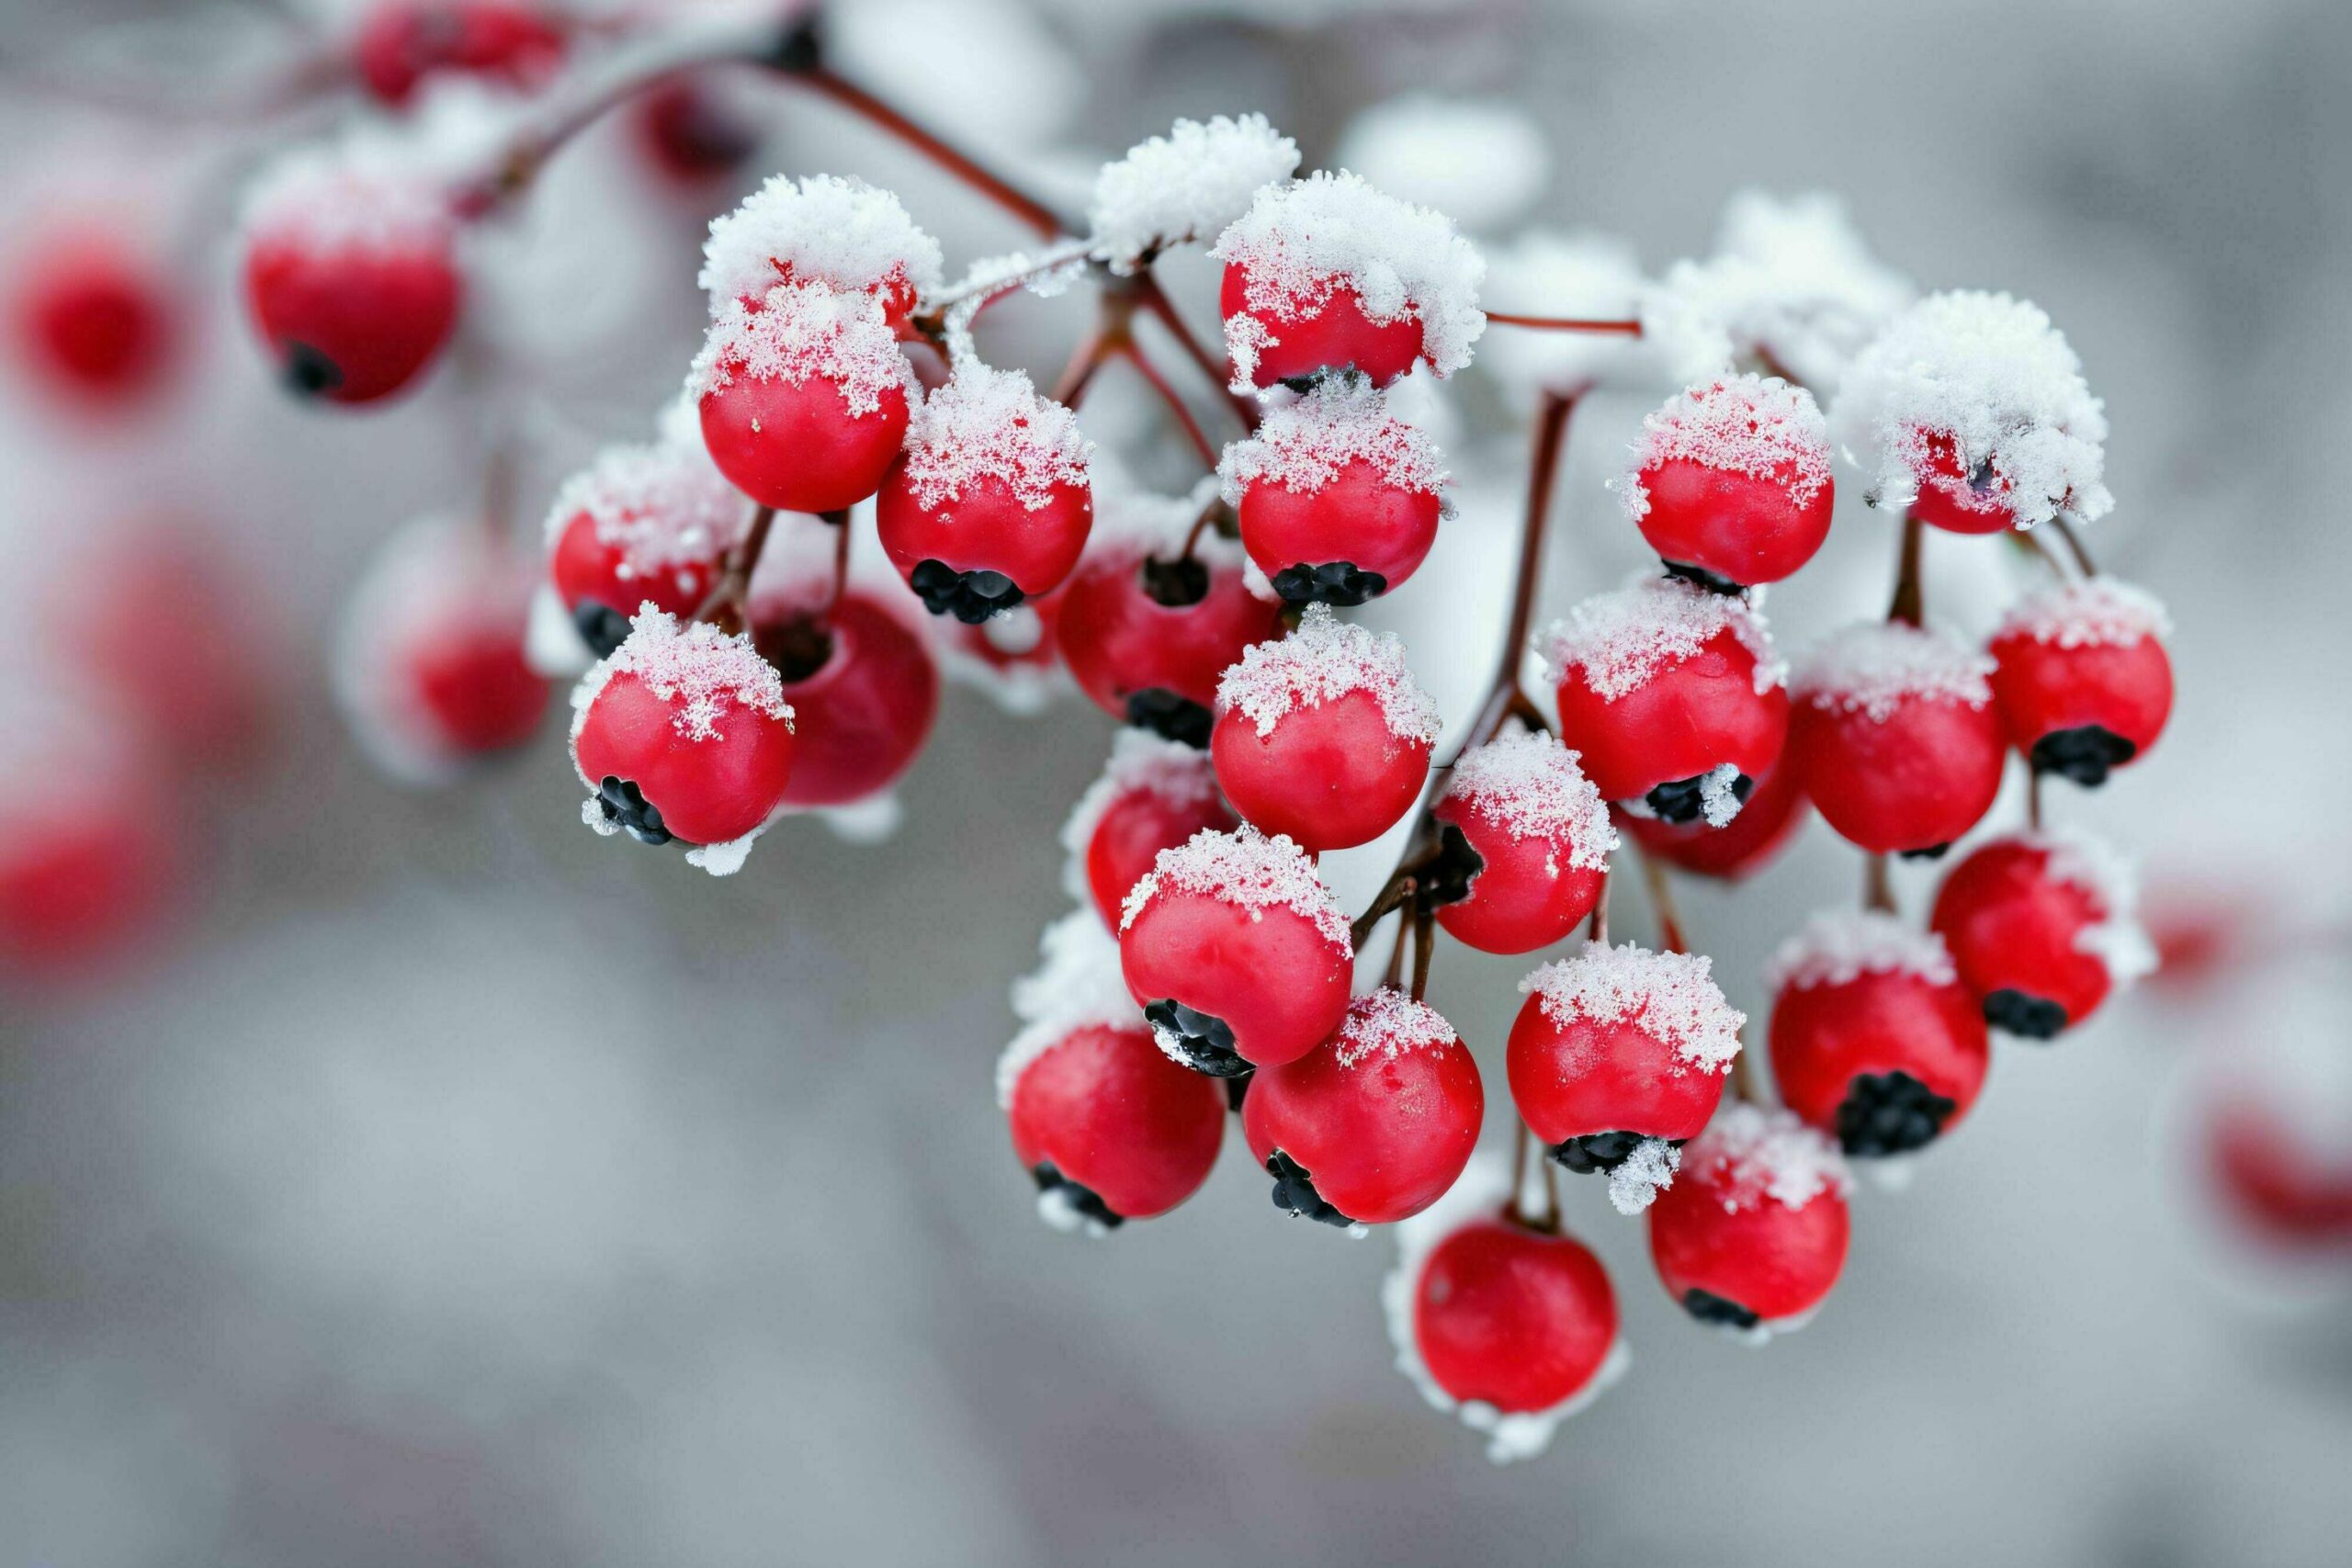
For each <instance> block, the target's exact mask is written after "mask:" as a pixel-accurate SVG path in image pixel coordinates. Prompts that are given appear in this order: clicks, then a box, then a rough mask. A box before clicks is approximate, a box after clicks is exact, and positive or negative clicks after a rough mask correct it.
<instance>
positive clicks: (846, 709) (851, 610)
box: [751, 588, 939, 808]
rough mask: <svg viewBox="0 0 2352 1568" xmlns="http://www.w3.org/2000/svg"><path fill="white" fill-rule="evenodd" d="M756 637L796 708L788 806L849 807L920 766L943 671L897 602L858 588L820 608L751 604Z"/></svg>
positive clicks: (792, 603) (781, 603)
mask: <svg viewBox="0 0 2352 1568" xmlns="http://www.w3.org/2000/svg"><path fill="white" fill-rule="evenodd" d="M751 622H752V644H753V646H754V647H756V648H757V649H759V650H760V653H761V655H762V657H763V658H765V659H766V660H767V661H768V662H769V663H770V664H773V665H775V668H776V671H777V673H778V674H780V675H782V676H783V677H784V696H785V700H786V702H787V703H789V704H790V705H791V706H792V733H793V758H792V773H791V777H790V778H789V779H788V780H787V781H786V784H785V788H784V804H785V805H786V806H794V807H810V808H815V807H831V806H847V805H849V804H850V803H851V802H853V801H859V800H866V799H870V798H871V797H872V796H874V795H878V794H880V793H881V792H882V791H884V790H886V789H888V788H889V787H890V786H891V785H892V784H896V783H897V782H898V781H899V776H900V775H902V774H903V773H906V771H907V770H908V769H909V768H910V767H912V766H913V765H914V760H915V758H916V757H917V756H918V755H920V754H921V753H922V747H923V742H924V741H925V740H927V739H930V738H931V726H932V721H933V719H934V718H936V717H937V716H938V715H939V667H938V666H937V665H936V664H935V663H933V661H932V657H931V650H930V649H929V648H927V647H926V646H924V642H923V638H922V636H921V635H920V634H919V633H918V632H917V631H916V630H915V629H914V628H913V627H911V626H909V625H908V624H907V623H906V621H905V620H903V619H901V618H900V616H899V615H898V613H897V612H896V610H895V609H894V607H893V606H892V605H890V604H886V603H885V602H883V601H882V600H880V599H878V598H876V597H875V596H874V595H872V594H870V593H865V592H859V591H858V590H856V589H854V588H853V589H851V590H849V591H848V592H844V593H843V594H842V596H841V598H840V599H839V600H838V601H836V602H834V603H832V604H829V605H825V606H823V607H821V608H818V607H811V606H810V605H809V604H806V603H805V602H800V601H796V600H795V599H793V598H790V597H786V598H784V599H781V600H773V601H763V599H762V597H760V596H759V595H758V594H756V593H755V594H754V596H753V598H752V615H751Z"/></svg>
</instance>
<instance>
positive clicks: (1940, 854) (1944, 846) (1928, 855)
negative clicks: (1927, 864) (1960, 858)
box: [1895, 839, 1951, 860]
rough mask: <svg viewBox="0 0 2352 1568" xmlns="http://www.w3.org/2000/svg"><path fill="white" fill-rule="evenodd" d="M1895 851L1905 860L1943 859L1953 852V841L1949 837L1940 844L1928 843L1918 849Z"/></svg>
mask: <svg viewBox="0 0 2352 1568" xmlns="http://www.w3.org/2000/svg"><path fill="white" fill-rule="evenodd" d="M1950 853H1951V840H1949V839H1947V840H1945V841H1944V842H1942V843H1940V844H1928V845H1926V846H1925V847H1923V848H1920V849H1916V850H1897V851H1895V854H1896V856H1897V857H1899V858H1900V859H1903V860H1941V859H1943V858H1944V856H1946V855H1948V854H1950Z"/></svg>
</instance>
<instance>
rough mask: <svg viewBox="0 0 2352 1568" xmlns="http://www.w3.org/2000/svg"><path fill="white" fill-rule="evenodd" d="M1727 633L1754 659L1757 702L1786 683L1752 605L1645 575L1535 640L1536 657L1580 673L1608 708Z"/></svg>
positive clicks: (1578, 609)
mask: <svg viewBox="0 0 2352 1568" xmlns="http://www.w3.org/2000/svg"><path fill="white" fill-rule="evenodd" d="M1725 631H1728V632H1730V633H1731V634H1732V636H1734V637H1736V638H1737V639H1738V640H1739V644H1740V646H1741V647H1743V648H1745V649H1747V651H1748V652H1749V653H1750V654H1752V655H1753V656H1754V657H1755V660H1756V691H1757V694H1758V695H1759V696H1760V695H1761V694H1764V693H1766V692H1769V691H1771V690H1772V689H1773V688H1774V687H1776V686H1779V685H1781V684H1782V683H1783V682H1785V681H1786V680H1787V679H1788V668H1787V666H1785V665H1783V664H1782V663H1781V660H1780V658H1779V657H1778V656H1777V655H1776V654H1774V652H1773V651H1772V643H1771V639H1770V637H1769V636H1768V635H1767V631H1766V626H1765V622H1764V616H1763V614H1762V613H1761V612H1760V611H1759V610H1758V609H1757V607H1756V603H1755V601H1754V600H1752V599H1750V598H1747V597H1742V596H1741V595H1738V594H1734V593H1711V592H1708V591H1707V590H1705V589H1703V588H1701V587H1699V586H1698V585H1697V584H1695V583H1691V582H1686V581H1683V580H1682V579H1680V578H1679V577H1664V576H1660V575H1657V574H1656V573H1651V572H1644V573H1641V574H1640V575H1637V576H1635V577H1634V578H1633V579H1632V580H1631V581H1628V582H1627V583H1626V584H1625V586H1624V587H1623V588H1620V589H1617V590H1615V591H1614V592H1608V593H1596V594H1594V595H1593V596H1592V597H1591V598H1589V599H1587V600H1585V601H1584V602H1583V603H1582V604H1577V605H1576V606H1574V607H1573V608H1571V609H1570V610H1569V611H1568V615H1567V618H1566V620H1560V621H1555V622H1553V623H1552V625H1551V627H1550V629H1548V630H1547V631H1545V632H1544V634H1543V635H1542V637H1539V638H1538V639H1537V642H1536V651H1537V652H1538V653H1540V654H1542V655H1543V657H1544V663H1545V664H1546V665H1547V666H1548V667H1549V668H1550V669H1551V670H1552V671H1554V672H1555V674H1557V675H1563V676H1564V675H1566V673H1567V672H1568V671H1570V670H1581V671H1584V679H1585V683H1586V684H1587V685H1589V686H1590V687H1591V688H1592V690H1593V693H1594V694H1595V695H1597V696H1599V697H1600V699H1601V700H1602V701H1604V702H1611V703H1613V702H1616V701H1617V700H1618V699H1619V698H1621V697H1623V696H1626V695H1628V694H1631V693H1634V692H1636V691H1639V690H1640V689H1641V688H1642V687H1643V686H1644V685H1645V684H1646V683H1647V682H1649V681H1650V679H1651V678H1652V677H1653V676H1655V675H1657V673H1658V671H1661V670H1663V669H1665V668H1666V667H1668V665H1673V664H1679V663H1680V662H1682V660H1686V659H1689V658H1691V657H1692V656H1693V655H1694V654H1696V653H1697V652H1698V651H1699V649H1701V648H1702V647H1703V646H1705V645H1706V643H1707V642H1708V641H1710V640H1711V639H1713V637H1715V636H1717V635H1718V634H1719V633H1722V632H1725Z"/></svg>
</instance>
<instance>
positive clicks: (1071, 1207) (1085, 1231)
mask: <svg viewBox="0 0 2352 1568" xmlns="http://www.w3.org/2000/svg"><path fill="white" fill-rule="evenodd" d="M1037 1217H1038V1218H1039V1219H1041V1220H1043V1221H1045V1222H1046V1226H1047V1227H1048V1228H1049V1229H1053V1230H1057V1231H1059V1232H1061V1233H1062V1234H1063V1235H1083V1236H1086V1237H1088V1238H1090V1239H1091V1240H1096V1241H1099V1240H1101V1239H1102V1238H1103V1237H1104V1236H1107V1235H1110V1234H1111V1227H1110V1226H1109V1225H1106V1224H1103V1222H1102V1221H1101V1220H1099V1219H1097V1218H1096V1217H1095V1216H1094V1215H1092V1214H1090V1213H1087V1212H1086V1211H1085V1210H1083V1209H1081V1208H1080V1207H1079V1206H1078V1194H1077V1193H1075V1192H1073V1191H1071V1190H1069V1188H1068V1187H1066V1186H1063V1185H1061V1184H1060V1183H1058V1182H1057V1183H1056V1184H1055V1185H1054V1186H1051V1187H1047V1188H1043V1189H1041V1190H1039V1191H1038V1193H1037Z"/></svg>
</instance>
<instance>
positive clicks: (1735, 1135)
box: [1682, 1100, 1854, 1214]
mask: <svg viewBox="0 0 2352 1568" xmlns="http://www.w3.org/2000/svg"><path fill="white" fill-rule="evenodd" d="M1682 1169H1683V1171H1684V1173H1685V1174H1687V1175H1688V1176H1690V1177H1691V1179H1693V1180H1696V1181H1702V1182H1705V1183H1706V1184H1708V1185H1709V1186H1712V1187H1713V1188H1714V1189H1715V1190H1716V1191H1717V1194H1718V1196H1719V1197H1720V1199H1721V1201H1722V1202H1723V1206H1724V1213H1727V1214H1736V1213H1739V1212H1740V1211H1741V1210H1743V1209H1753V1208H1756V1207H1758V1206H1759V1205H1761V1204H1762V1203H1764V1202H1766V1201H1771V1202H1775V1203H1778V1204H1780V1205H1781V1206H1782V1207H1783V1208H1788V1209H1802V1208H1804V1206H1805V1205H1806V1204H1807V1203H1810V1202H1812V1201H1814V1200H1815V1198H1818V1197H1820V1196H1821V1195H1822V1194H1823V1193H1825V1192H1836V1193H1838V1194H1840V1195H1842V1194H1845V1193H1848V1192H1850V1191H1852V1190H1853V1188H1854V1178H1853V1173H1852V1172H1851V1171H1850V1170H1849V1168H1848V1167H1847V1165H1846V1156H1844V1155H1842V1154H1840V1153H1839V1152H1838V1145H1836V1144H1835V1143H1833V1142H1832V1141H1831V1140H1829V1139H1828V1138H1826V1137H1825V1136H1823V1135H1822V1134H1820V1133H1818V1132H1815V1130H1814V1129H1813V1128H1811V1127H1808V1126H1806V1125H1805V1124H1804V1122H1800V1121H1798V1120H1797V1118H1796V1115H1795V1113H1794V1112H1792V1111H1782V1110H1779V1109H1774V1110H1770V1111H1767V1110H1765V1109H1764V1108H1763V1107H1762V1106H1758V1105H1750V1104H1748V1103H1747V1101H1745V1100H1741V1101H1738V1102H1736V1103H1735V1104H1732V1105H1727V1106H1725V1107H1724V1111H1723V1113H1722V1114H1721V1115H1719V1116H1717V1117H1716V1118H1715V1122H1714V1125H1713V1126H1712V1127H1709V1128H1708V1129H1707V1130H1706V1131H1705V1132H1704V1133H1702V1134H1700V1135H1699V1136H1698V1137H1697V1138H1696V1139H1694V1140H1693V1141H1692V1142H1691V1146H1690V1147H1688V1148H1686V1149H1684V1150H1683V1151H1682Z"/></svg>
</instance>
